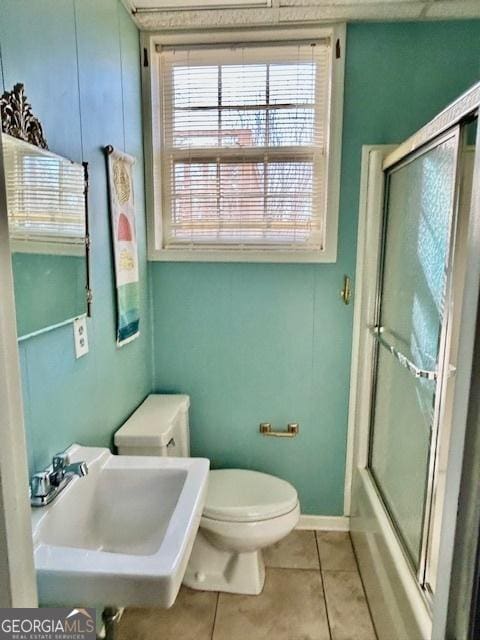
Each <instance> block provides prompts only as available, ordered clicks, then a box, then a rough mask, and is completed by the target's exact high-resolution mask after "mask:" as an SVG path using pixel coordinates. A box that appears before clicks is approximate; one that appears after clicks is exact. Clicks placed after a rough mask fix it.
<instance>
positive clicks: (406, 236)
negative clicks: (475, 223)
mask: <svg viewBox="0 0 480 640" xmlns="http://www.w3.org/2000/svg"><path fill="white" fill-rule="evenodd" d="M458 148H459V129H458V127H456V128H454V129H452V130H450V131H449V132H448V133H447V134H445V135H443V136H442V137H441V138H439V139H437V140H435V141H434V142H432V143H431V144H429V145H428V146H426V147H425V148H423V149H421V150H420V151H418V152H417V153H415V154H414V155H413V156H411V157H407V159H405V160H403V161H402V162H400V163H399V164H398V165H395V166H393V167H392V168H390V169H389V170H388V172H387V176H386V178H387V182H386V200H385V222H384V234H383V248H382V255H383V257H382V272H381V275H380V279H379V286H378V300H377V312H376V325H375V327H374V328H373V332H374V335H375V337H376V354H375V366H374V385H373V396H372V412H371V441H370V453H369V466H370V470H371V472H372V474H373V476H374V479H375V482H376V484H377V487H378V490H379V492H380V494H381V496H382V499H383V501H384V503H385V505H386V507H387V509H388V511H389V513H390V516H391V518H392V521H393V523H394V525H395V527H396V530H397V532H398V534H399V536H400V538H401V539H402V541H403V544H404V547H405V549H406V551H407V553H408V555H409V557H410V559H411V562H412V565H413V567H414V568H415V570H416V571H417V572H418V571H419V569H420V566H421V564H422V558H423V556H424V548H425V544H424V541H425V536H426V533H425V532H426V531H427V529H428V518H429V504H430V500H431V496H430V495H429V490H430V487H431V484H432V477H433V472H434V456H435V442H436V432H437V428H438V420H439V415H440V401H441V385H442V379H443V373H442V371H443V354H444V351H445V348H444V345H445V335H446V319H447V310H448V302H447V301H448V296H449V277H448V273H449V262H450V253H451V252H450V246H451V243H452V233H453V231H452V230H453V228H454V219H455V213H454V212H455V185H456V174H457V160H458Z"/></svg>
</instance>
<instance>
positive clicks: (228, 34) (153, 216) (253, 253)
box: [141, 24, 346, 263]
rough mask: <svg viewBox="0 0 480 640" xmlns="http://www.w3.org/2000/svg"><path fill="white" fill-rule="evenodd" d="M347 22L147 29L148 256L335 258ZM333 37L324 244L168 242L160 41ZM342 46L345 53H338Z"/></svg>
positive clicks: (144, 38)
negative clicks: (173, 30)
mask: <svg viewBox="0 0 480 640" xmlns="http://www.w3.org/2000/svg"><path fill="white" fill-rule="evenodd" d="M345 36H346V27H345V24H333V25H328V26H322V27H316V28H311V27H308V28H295V27H288V28H274V29H259V30H256V29H250V30H244V29H240V30H237V29H236V30H235V31H217V30H211V31H204V32H186V33H178V32H177V33H162V34H158V33H146V32H144V33H142V36H141V46H142V86H143V108H144V123H145V126H144V153H145V167H146V175H145V186H146V209H147V250H148V260H150V261H162V262H165V261H167V262H280V263H289V262H290V263H311V262H327V263H332V262H336V259H337V237H338V219H339V204H340V203H339V201H340V170H341V147H342V123H343V86H344V73H345V41H346V37H345ZM322 38H329V39H330V40H331V43H332V45H331V47H332V64H331V75H330V101H329V113H330V123H329V124H330V126H329V130H328V138H327V145H328V162H327V166H326V180H325V184H326V194H327V195H326V199H327V205H326V212H325V232H324V233H325V235H324V238H325V241H324V246H323V248H322V249H315V250H305V249H300V248H296V249H288V250H282V249H281V248H273V249H265V248H259V249H253V248H246V249H243V250H242V249H241V247H240V246H238V247H235V248H232V249H223V248H219V249H211V248H206V249H203V248H201V247H194V248H174V249H172V248H170V249H167V248H164V247H163V235H162V231H163V207H164V204H163V189H162V175H163V168H162V158H161V149H162V140H161V113H162V112H161V108H162V105H161V93H160V82H161V78H160V56H159V55H158V53H157V48H158V47H159V46H160V47H161V46H169V47H171V46H188V45H192V46H198V45H206V46H208V45H212V44H215V45H221V44H225V45H229V44H232V43H237V44H238V43H242V44H243V43H245V44H252V45H253V46H254V45H255V44H256V43H266V42H269V43H272V44H273V43H278V44H282V43H287V42H296V41H301V40H309V39H312V40H318V39H322ZM338 49H339V51H340V57H338V58H337V57H336V51H337V50H338Z"/></svg>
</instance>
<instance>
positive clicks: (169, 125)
mask: <svg viewBox="0 0 480 640" xmlns="http://www.w3.org/2000/svg"><path fill="white" fill-rule="evenodd" d="M330 53H331V52H330V45H329V40H328V39H326V40H322V41H317V42H301V43H293V44H292V43H289V44H279V45H264V46H261V45H255V46H251V45H244V46H235V47H228V48H227V47H223V48H221V47H212V48H204V47H197V48H170V49H162V50H160V74H161V78H160V80H161V83H160V86H161V92H162V95H161V99H162V154H161V157H162V219H163V234H162V235H163V248H165V249H169V248H172V249H176V248H192V249H195V248H206V249H221V250H224V249H232V250H235V249H242V250H248V249H256V250H258V249H261V248H266V249H280V250H282V251H285V250H290V249H291V250H294V251H298V250H303V249H304V250H308V251H312V250H316V249H322V248H323V243H324V230H325V212H326V167H327V158H326V156H327V151H328V133H329V130H328V117H329V92H330V65H331V61H330Z"/></svg>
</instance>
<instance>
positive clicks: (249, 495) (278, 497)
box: [183, 469, 300, 595]
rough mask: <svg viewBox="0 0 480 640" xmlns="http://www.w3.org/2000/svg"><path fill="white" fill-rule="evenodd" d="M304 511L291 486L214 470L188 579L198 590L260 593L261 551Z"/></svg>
mask: <svg viewBox="0 0 480 640" xmlns="http://www.w3.org/2000/svg"><path fill="white" fill-rule="evenodd" d="M299 515H300V509H299V505H298V496H297V492H296V491H295V489H294V488H293V487H292V485H291V484H289V483H288V482H285V480H280V478H276V477H274V476H271V475H268V474H266V473H259V472H258V471H247V470H245V469H221V470H215V471H210V475H209V486H208V492H207V499H206V503H205V507H204V510H203V516H202V519H201V521H200V529H199V532H198V534H197V537H196V539H195V543H194V545H193V550H192V554H191V556H190V561H189V564H188V567H187V571H186V573H185V577H184V580H183V582H184V584H186V585H187V586H189V587H192V588H194V589H203V590H207V591H226V592H229V593H244V594H252V595H255V594H258V593H260V592H261V591H262V589H263V583H264V580H265V566H264V563H263V557H262V551H261V550H262V549H263V548H264V547H268V546H270V545H272V544H275V542H278V541H279V540H281V539H282V538H284V537H285V536H286V535H288V533H290V531H291V530H292V529H293V528H294V527H295V525H296V524H297V522H298V519H299Z"/></svg>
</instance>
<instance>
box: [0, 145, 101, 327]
mask: <svg viewBox="0 0 480 640" xmlns="http://www.w3.org/2000/svg"><path fill="white" fill-rule="evenodd" d="M2 146H3V158H4V170H5V182H6V188H7V207H8V222H9V232H10V247H11V251H12V266H13V279H14V289H15V307H16V314H17V332H18V336H19V337H26V336H29V335H31V334H34V333H37V332H39V331H43V330H45V329H48V328H52V327H55V326H58V325H60V324H63V323H65V322H67V321H69V320H72V319H73V318H76V317H78V316H81V315H83V314H86V313H87V312H88V300H89V288H88V255H87V253H88V242H87V237H88V234H87V207H86V184H87V182H86V168H85V167H84V166H83V165H81V164H78V163H75V162H72V161H70V160H67V159H66V158H63V157H61V156H58V155H56V154H55V153H52V152H50V151H47V150H46V149H42V148H40V147H38V146H35V145H33V144H30V143H29V142H25V141H24V140H20V139H18V138H16V137H13V136H10V135H7V134H6V133H3V134H2Z"/></svg>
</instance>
